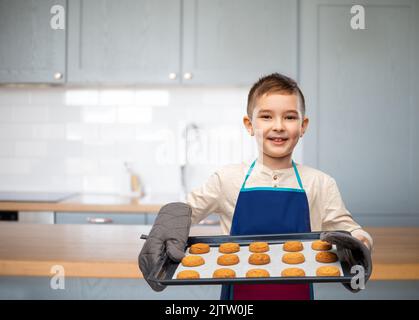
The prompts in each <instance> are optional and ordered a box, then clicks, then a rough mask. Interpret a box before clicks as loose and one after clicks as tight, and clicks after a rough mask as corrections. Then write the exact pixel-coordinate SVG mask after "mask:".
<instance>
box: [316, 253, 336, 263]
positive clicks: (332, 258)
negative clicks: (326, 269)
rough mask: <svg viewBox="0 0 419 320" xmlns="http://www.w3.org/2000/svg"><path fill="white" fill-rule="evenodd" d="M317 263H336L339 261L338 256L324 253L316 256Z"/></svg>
mask: <svg viewBox="0 0 419 320" xmlns="http://www.w3.org/2000/svg"><path fill="white" fill-rule="evenodd" d="M316 261H317V262H323V263H331V262H336V261H338V256H337V255H336V253H333V252H329V251H322V252H319V253H317V254H316Z"/></svg>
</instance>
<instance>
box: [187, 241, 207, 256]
mask: <svg viewBox="0 0 419 320" xmlns="http://www.w3.org/2000/svg"><path fill="white" fill-rule="evenodd" d="M209 251H210V246H209V245H208V244H206V243H195V244H193V245H191V247H190V248H189V253H192V254H203V253H208V252H209Z"/></svg>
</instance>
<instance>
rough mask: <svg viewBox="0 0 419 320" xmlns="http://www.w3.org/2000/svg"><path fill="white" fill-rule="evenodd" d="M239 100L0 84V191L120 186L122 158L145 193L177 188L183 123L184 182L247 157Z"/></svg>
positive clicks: (124, 178)
mask: <svg viewBox="0 0 419 320" xmlns="http://www.w3.org/2000/svg"><path fill="white" fill-rule="evenodd" d="M246 99H247V88H198V87H193V88H184V87H170V88H166V89H161V88H146V89H141V88H128V89H112V88H111V89H106V88H105V89H104V88H100V87H98V88H89V89H73V88H33V87H32V88H30V89H26V88H18V89H16V88H0V190H21V191H26V190H29V191H30V190H33V191H51V190H55V191H75V190H76V191H83V192H116V193H124V192H129V174H128V173H127V172H126V169H125V167H124V162H125V161H128V162H132V164H133V168H134V169H135V171H136V172H137V173H138V174H139V175H140V177H141V179H142V180H143V182H144V184H145V187H146V190H147V191H148V192H149V193H153V192H154V193H180V165H181V164H182V163H183V162H182V161H183V160H182V159H183V158H184V138H183V136H182V134H183V133H184V129H185V126H186V125H188V124H189V123H191V122H193V123H196V124H198V126H199V128H200V131H201V132H200V133H201V135H202V136H201V142H202V146H200V149H199V150H198V149H197V146H196V145H195V146H191V149H192V151H191V157H190V160H194V161H195V162H196V163H195V164H194V165H190V166H189V171H188V175H187V177H188V180H189V181H188V185H189V186H193V185H195V186H198V185H200V184H202V183H203V182H204V181H205V180H206V179H207V178H208V176H209V174H210V173H211V172H212V171H213V170H215V169H216V168H218V167H219V166H221V165H223V164H225V163H230V162H239V161H238V160H240V159H242V158H243V159H246V160H249V158H250V160H253V159H254V157H255V156H256V145H255V143H254V140H253V139H252V138H250V137H249V136H248V134H247V132H246V131H245V130H244V128H243V124H242V117H243V115H244V114H245V113H246ZM194 148H195V149H194ZM193 149H194V150H195V151H193ZM301 155H302V148H300V149H298V147H297V149H296V158H298V157H301ZM296 161H298V159H296Z"/></svg>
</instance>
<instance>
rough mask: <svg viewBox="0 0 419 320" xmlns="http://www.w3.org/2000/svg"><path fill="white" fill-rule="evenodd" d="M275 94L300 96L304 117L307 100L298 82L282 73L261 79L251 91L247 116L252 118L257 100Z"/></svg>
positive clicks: (248, 98)
mask: <svg viewBox="0 0 419 320" xmlns="http://www.w3.org/2000/svg"><path fill="white" fill-rule="evenodd" d="M274 92H276V93H285V94H295V95H297V96H299V98H300V109H301V114H302V116H303V117H304V115H305V111H306V106H305V100H304V95H303V93H302V92H301V90H300V88H299V87H298V84H297V82H295V81H294V80H293V79H291V78H289V77H287V76H284V75H282V74H280V73H272V74H270V75H267V76H264V77H262V78H260V79H259V80H258V81H257V82H256V83H255V84H254V85H253V86H252V88H251V89H250V91H249V95H248V97H247V115H248V116H249V118H252V113H253V110H254V108H255V103H256V100H257V99H258V98H260V97H261V96H263V95H264V94H267V93H274Z"/></svg>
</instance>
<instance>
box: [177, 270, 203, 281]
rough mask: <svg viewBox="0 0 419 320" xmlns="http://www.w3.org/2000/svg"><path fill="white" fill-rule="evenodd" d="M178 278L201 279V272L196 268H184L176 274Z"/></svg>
mask: <svg viewBox="0 0 419 320" xmlns="http://www.w3.org/2000/svg"><path fill="white" fill-rule="evenodd" d="M176 278H177V279H199V273H198V272H197V271H195V270H183V271H181V272H179V273H178V274H177V276H176Z"/></svg>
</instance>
